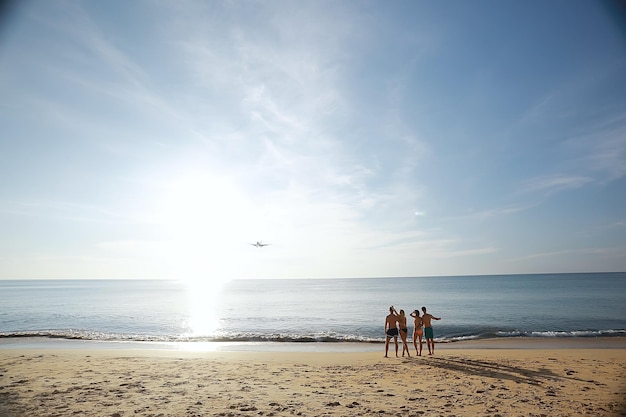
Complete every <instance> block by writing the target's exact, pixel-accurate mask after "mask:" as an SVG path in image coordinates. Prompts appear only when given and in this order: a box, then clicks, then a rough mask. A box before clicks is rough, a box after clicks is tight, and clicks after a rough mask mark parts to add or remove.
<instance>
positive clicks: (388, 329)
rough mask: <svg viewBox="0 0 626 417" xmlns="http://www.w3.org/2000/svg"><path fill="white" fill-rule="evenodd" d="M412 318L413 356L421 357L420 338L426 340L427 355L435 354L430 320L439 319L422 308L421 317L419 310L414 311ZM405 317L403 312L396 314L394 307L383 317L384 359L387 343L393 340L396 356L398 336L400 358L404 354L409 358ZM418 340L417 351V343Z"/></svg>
mask: <svg viewBox="0 0 626 417" xmlns="http://www.w3.org/2000/svg"><path fill="white" fill-rule="evenodd" d="M410 316H411V317H413V318H414V323H415V325H414V327H413V346H415V354H416V355H417V356H422V336H424V338H425V339H426V345H427V346H428V354H429V355H434V354H435V340H434V334H433V326H432V320H441V317H435V316H433V315H432V314H430V313H427V312H426V307H422V315H421V316H420V312H419V310H414V311H413V312H412V313H411V314H410ZM406 320H407V318H406V315H405V314H404V310H400V312H399V313H398V312H397V311H396V309H395V307H394V306H391V307H389V314H388V315H387V317H385V335H386V336H387V337H386V339H385V358H386V357H387V355H388V353H389V341H390V340H391V339H392V338H393V341H394V343H395V345H396V356H398V335H400V338H401V339H402V356H404V353H405V352H406V354H407V356H408V357H411V354H410V353H409V346H408V343H407V340H406V339H407V336H408V333H409V328H408V327H407V324H406ZM418 340H419V349H418V346H417V342H418Z"/></svg>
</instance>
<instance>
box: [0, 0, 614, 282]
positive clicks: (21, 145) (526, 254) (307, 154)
mask: <svg viewBox="0 0 626 417" xmlns="http://www.w3.org/2000/svg"><path fill="white" fill-rule="evenodd" d="M624 11H625V8H624V7H622V6H620V3H618V2H617V1H616V2H608V1H591V0H565V1H563V0H553V1H549V2H546V1H536V0H530V1H524V2H519V1H512V0H504V1H491V0H489V1H483V0H477V1H471V2H465V1H453V0H444V1H420V0H409V1H402V0H397V1H370V0H359V1H334V0H333V1H330V0H328V1H327V0H315V1H309V0H303V1H278V0H276V1H254V0H246V1H227V0H225V1H187V0H183V1H161V0H137V1H132V2H128V1H121V0H111V1H73V0H59V1H45V0H32V1H27V2H19V3H15V4H14V5H13V7H5V9H4V11H3V14H2V20H0V278H1V279H22V278H85V279H87V278H183V277H195V278H197V279H209V278H210V279H216V280H220V279H231V278H344V277H346V278H350V277H404V276H406V277H414V276H440V275H481V274H526V273H559V272H603V271H626V18H625V16H626V15H625V14H624ZM257 241H262V242H265V243H269V244H270V245H269V246H265V247H262V248H257V247H255V246H252V245H251V244H252V243H254V242H257Z"/></svg>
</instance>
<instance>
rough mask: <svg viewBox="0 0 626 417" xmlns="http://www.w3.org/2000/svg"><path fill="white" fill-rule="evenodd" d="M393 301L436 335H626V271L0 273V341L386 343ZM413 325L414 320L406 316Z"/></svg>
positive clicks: (442, 337)
mask: <svg viewBox="0 0 626 417" xmlns="http://www.w3.org/2000/svg"><path fill="white" fill-rule="evenodd" d="M390 305H394V306H395V307H396V309H398V310H400V309H404V310H405V312H406V314H407V315H408V314H409V313H410V312H411V311H413V310H415V309H420V308H421V307H422V306H426V307H427V308H428V311H429V312H430V313H432V314H433V315H435V316H439V317H441V320H440V321H434V322H433V325H434V329H435V339H436V340H438V341H439V342H454V341H458V340H468V339H481V338H494V337H495V338H510V337H519V336H530V337H538V338H555V337H569V338H580V337H597V336H626V273H584V274H537V275H503V276H463V277H421V278H376V279H370V278H367V279H365V278H363V279H308V280H233V281H229V282H222V283H213V282H212V281H210V280H207V281H205V282H186V281H184V280H181V281H174V280H172V281H162V280H0V338H1V339H4V340H7V339H9V338H18V337H31V336H32V337H44V338H55V339H57V338H58V339H82V340H96V341H101V340H106V341H156V342H212V341H236V342H259V341H261V342H265V341H272V342H328V343H332V342H382V341H384V332H383V330H384V318H385V316H386V315H387V313H388V309H389V306H390ZM409 324H410V325H409V331H410V332H412V327H413V326H412V319H411V318H410V317H409Z"/></svg>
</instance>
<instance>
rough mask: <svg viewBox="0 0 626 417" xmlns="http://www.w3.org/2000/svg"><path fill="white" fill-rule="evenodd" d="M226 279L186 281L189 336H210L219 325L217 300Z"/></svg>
mask: <svg viewBox="0 0 626 417" xmlns="http://www.w3.org/2000/svg"><path fill="white" fill-rule="evenodd" d="M226 282H227V280H214V279H206V280H190V281H187V282H186V286H187V299H188V300H189V306H188V309H189V323H188V327H189V331H190V334H189V336H191V337H194V338H196V337H198V338H202V337H211V336H213V335H214V334H215V332H216V331H217V330H218V329H219V327H220V322H219V314H218V311H217V308H218V300H219V298H220V294H221V292H222V289H223V287H224V285H225V284H226Z"/></svg>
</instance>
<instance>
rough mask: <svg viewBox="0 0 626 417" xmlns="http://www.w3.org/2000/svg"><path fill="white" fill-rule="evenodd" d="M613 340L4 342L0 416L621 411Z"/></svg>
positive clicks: (623, 386) (622, 379)
mask: <svg viewBox="0 0 626 417" xmlns="http://www.w3.org/2000/svg"><path fill="white" fill-rule="evenodd" d="M612 345H614V343H613V344H612V343H608V345H602V346H603V348H589V346H584V347H582V348H550V349H543V348H541V347H540V346H534V348H528V347H526V348H523V349H519V348H515V346H508V347H505V348H502V347H498V346H495V347H492V348H489V349H487V348H485V347H486V346H488V343H486V342H483V343H481V344H479V345H477V346H472V345H471V344H470V345H465V346H466V348H463V349H458V348H455V349H450V348H446V347H444V348H442V349H438V350H437V352H436V355H435V356H428V355H426V356H421V357H414V356H412V357H411V358H403V357H399V358H396V357H395V356H392V357H390V358H384V357H383V354H384V352H383V350H382V345H381V350H380V351H375V352H374V351H369V352H348V351H339V352H263V351H211V352H202V351H196V352H184V351H176V350H163V349H159V350H150V349H126V350H124V349H17V348H9V349H2V350H0V416H2V417H13V416H59V417H60V416H72V415H80V416H111V417H119V416H228V417H234V416H387V415H394V416H419V417H422V416H424V417H425V416H450V417H451V416H491V417H497V416H537V417H538V416H550V417H552V416H581V415H589V416H626V406H625V402H624V399H625V398H626V349H624V348H623V347H622V346H623V343H619V344H617V346H619V347H618V348H615V347H611V346H612ZM467 346H469V347H467ZM591 346H593V345H592V344H591ZM607 346H608V347H607ZM412 354H413V352H412Z"/></svg>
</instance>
